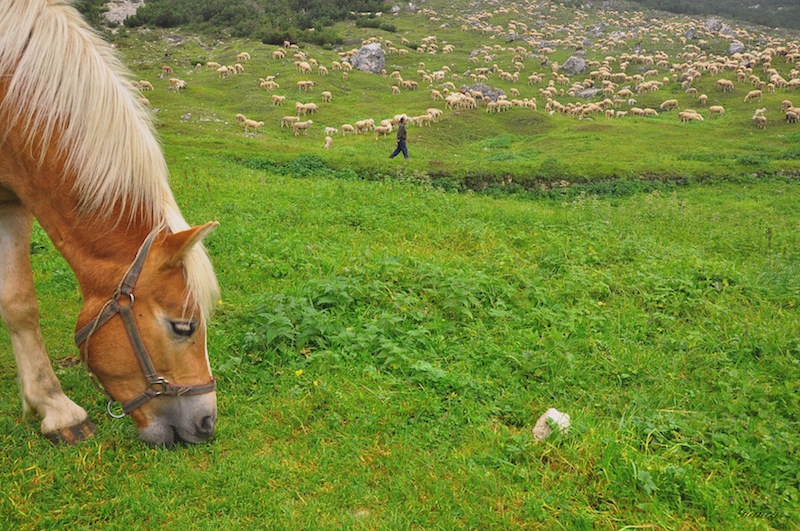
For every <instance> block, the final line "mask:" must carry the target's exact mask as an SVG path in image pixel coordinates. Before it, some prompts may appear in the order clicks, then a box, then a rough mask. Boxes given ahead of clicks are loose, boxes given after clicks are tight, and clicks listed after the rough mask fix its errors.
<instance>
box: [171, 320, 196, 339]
mask: <svg viewBox="0 0 800 531" xmlns="http://www.w3.org/2000/svg"><path fill="white" fill-rule="evenodd" d="M170 325H172V331H173V332H174V333H175V335H177V336H181V337H191V336H192V334H194V331H195V330H197V325H196V324H195V323H194V322H193V321H170Z"/></svg>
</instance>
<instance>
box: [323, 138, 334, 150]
mask: <svg viewBox="0 0 800 531" xmlns="http://www.w3.org/2000/svg"><path fill="white" fill-rule="evenodd" d="M332 145H333V138H331V137H330V136H326V137H325V149H330V148H331V146H332Z"/></svg>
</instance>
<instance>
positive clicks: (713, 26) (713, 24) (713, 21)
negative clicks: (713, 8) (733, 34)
mask: <svg viewBox="0 0 800 531" xmlns="http://www.w3.org/2000/svg"><path fill="white" fill-rule="evenodd" d="M704 25H705V27H706V29H707V30H709V31H714V32H717V31H719V30H720V29H722V21H721V20H720V19H718V18H713V17H712V18H710V19H708V20H706V23H705V24H704Z"/></svg>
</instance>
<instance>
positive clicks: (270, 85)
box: [259, 79, 280, 92]
mask: <svg viewBox="0 0 800 531" xmlns="http://www.w3.org/2000/svg"><path fill="white" fill-rule="evenodd" d="M259 85H260V86H261V88H263V89H266V90H269V91H270V92H271V91H273V90H275V89H276V88H280V85H278V84H277V83H275V82H274V81H272V80H271V79H264V80H262V81H261V82H260V83H259Z"/></svg>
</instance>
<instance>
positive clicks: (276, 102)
mask: <svg viewBox="0 0 800 531" xmlns="http://www.w3.org/2000/svg"><path fill="white" fill-rule="evenodd" d="M285 99H286V96H278V95H277V94H273V95H272V104H273V105H280V104H281V103H283V100H285Z"/></svg>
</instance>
